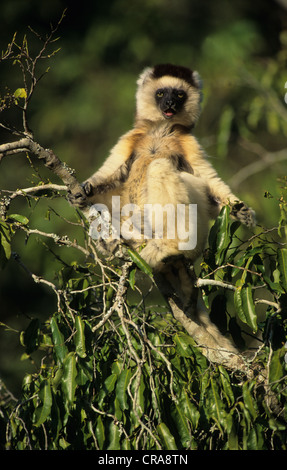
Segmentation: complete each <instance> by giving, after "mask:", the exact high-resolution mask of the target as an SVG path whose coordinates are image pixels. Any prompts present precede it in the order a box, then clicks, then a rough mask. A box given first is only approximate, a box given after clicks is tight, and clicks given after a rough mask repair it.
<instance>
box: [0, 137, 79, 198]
mask: <svg viewBox="0 0 287 470" xmlns="http://www.w3.org/2000/svg"><path fill="white" fill-rule="evenodd" d="M17 152H19V153H20V152H31V153H32V154H33V155H35V156H36V157H37V158H39V160H42V161H43V163H44V165H45V166H46V167H47V168H49V170H51V171H52V172H53V173H54V174H55V175H56V176H58V177H59V178H60V179H61V180H62V181H63V183H64V184H65V185H66V186H67V189H68V190H69V191H70V192H71V193H72V194H74V193H81V194H83V195H84V192H83V188H82V186H81V185H80V183H79V182H78V181H77V179H76V177H75V176H74V170H72V169H71V168H69V167H68V166H67V165H66V164H65V163H63V162H62V161H61V160H60V159H59V158H58V157H57V156H56V155H55V154H54V152H53V151H52V150H50V149H44V148H43V147H41V145H39V144H38V143H37V142H35V141H34V140H33V139H31V138H29V137H24V138H23V139H20V140H18V141H15V142H9V143H6V144H2V145H0V161H1V159H2V158H4V157H5V156H7V155H11V154H15V153H17Z"/></svg>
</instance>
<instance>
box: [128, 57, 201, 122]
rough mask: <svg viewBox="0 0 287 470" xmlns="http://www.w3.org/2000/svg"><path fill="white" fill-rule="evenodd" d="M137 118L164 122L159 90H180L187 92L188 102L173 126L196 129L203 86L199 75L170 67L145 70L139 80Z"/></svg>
mask: <svg viewBox="0 0 287 470" xmlns="http://www.w3.org/2000/svg"><path fill="white" fill-rule="evenodd" d="M137 86H138V88H137V93H136V105H137V109H136V119H137V120H148V121H164V120H165V117H164V116H163V113H162V111H161V110H160V109H159V107H158V105H157V101H156V92H157V90H160V89H166V88H171V89H177V90H183V91H184V92H185V93H186V100H185V102H184V105H183V106H182V109H181V110H180V112H178V113H176V114H175V115H174V116H172V118H171V120H170V123H171V124H172V125H173V124H181V125H183V126H186V127H188V128H192V127H194V125H195V124H196V122H197V119H198V117H199V114H200V110H201V109H200V103H201V99H202V92H201V89H202V83H201V79H200V76H199V74H198V73H197V72H196V71H192V70H190V69H188V68H186V67H181V66H175V65H170V64H163V65H156V66H154V67H148V68H146V69H145V70H144V71H143V72H142V73H141V74H140V76H139V78H138V80H137Z"/></svg>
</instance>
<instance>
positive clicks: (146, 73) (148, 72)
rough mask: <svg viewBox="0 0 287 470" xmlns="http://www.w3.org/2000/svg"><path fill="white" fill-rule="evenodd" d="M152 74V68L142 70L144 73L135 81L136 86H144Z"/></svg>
mask: <svg viewBox="0 0 287 470" xmlns="http://www.w3.org/2000/svg"><path fill="white" fill-rule="evenodd" d="M152 74H153V69H152V67H147V68H145V69H144V71H143V72H142V73H141V74H140V76H139V78H138V80H137V85H138V86H141V85H143V84H144V82H145V81H146V80H147V79H148V78H150V77H151V76H152Z"/></svg>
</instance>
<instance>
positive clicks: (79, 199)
mask: <svg viewBox="0 0 287 470" xmlns="http://www.w3.org/2000/svg"><path fill="white" fill-rule="evenodd" d="M81 186H82V188H83V191H82V192H77V193H72V192H71V191H70V190H68V192H67V199H68V201H69V203H70V204H71V205H72V206H75V207H78V208H79V209H85V208H87V207H88V206H89V205H90V202H89V199H88V197H89V196H91V195H92V194H93V186H92V185H91V183H89V182H88V181H85V182H84V183H82V184H81Z"/></svg>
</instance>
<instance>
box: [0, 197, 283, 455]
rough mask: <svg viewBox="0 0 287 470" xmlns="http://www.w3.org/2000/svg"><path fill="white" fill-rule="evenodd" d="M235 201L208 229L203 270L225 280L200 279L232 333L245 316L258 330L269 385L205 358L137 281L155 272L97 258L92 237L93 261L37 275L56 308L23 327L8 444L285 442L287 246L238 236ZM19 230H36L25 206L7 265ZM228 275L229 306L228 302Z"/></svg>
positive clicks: (6, 428) (220, 445)
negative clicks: (26, 368) (30, 369)
mask: <svg viewBox="0 0 287 470" xmlns="http://www.w3.org/2000/svg"><path fill="white" fill-rule="evenodd" d="M46 197H47V196H42V199H43V200H44V199H45V198H46ZM40 202H41V201H40ZM285 208H286V202H285ZM228 212H229V210H228V208H225V209H224V210H223V211H222V213H221V215H220V217H219V218H218V219H217V221H216V222H215V224H214V226H213V228H212V229H211V232H210V239H209V249H208V250H207V253H206V256H205V259H204V262H203V263H202V273H201V275H202V279H205V280H206V279H207V277H208V279H213V280H214V281H218V282H220V283H222V285H223V286H224V287H222V288H218V287H215V286H214V285H212V284H211V285H207V286H205V287H204V290H205V297H206V299H212V306H214V305H215V304H216V302H217V307H216V308H217V311H216V314H218V315H219V316H221V317H222V316H223V315H224V319H225V324H226V325H227V323H228V326H227V327H226V328H227V329H228V330H229V331H230V333H231V335H233V336H234V339H235V341H237V342H238V336H239V337H240V339H241V340H242V336H241V335H243V333H241V332H240V326H239V325H241V326H242V324H246V325H248V326H249V327H250V328H251V330H253V331H254V332H255V331H257V330H260V331H261V332H262V333H263V336H264V338H265V345H264V344H263V345H262V347H261V348H260V350H259V351H258V352H257V356H256V360H255V364H261V365H262V364H263V365H265V366H266V367H267V372H268V386H267V388H266V387H264V386H263V385H262V383H260V382H259V381H257V380H256V377H255V378H253V379H249V378H248V377H246V375H245V374H243V373H242V372H240V371H236V372H234V371H233V372H232V371H229V370H227V369H226V368H224V367H223V366H222V365H214V364H212V363H209V362H208V360H207V359H206V358H205V357H204V356H203V355H202V354H201V352H200V350H199V349H198V347H197V345H196V344H195V343H194V341H193V339H192V338H191V337H190V336H188V335H187V334H186V333H185V332H184V331H183V329H182V328H181V327H180V325H179V324H177V323H176V322H175V320H174V319H173V318H172V316H171V314H170V313H169V312H168V311H167V309H166V307H164V304H163V303H162V302H160V304H159V305H157V306H155V305H152V303H151V301H149V296H151V294H152V291H151V290H150V292H149V293H148V294H147V293H143V292H142V286H141V283H142V278H144V279H146V278H148V279H150V275H149V274H146V273H144V272H142V271H141V270H140V269H139V268H138V267H137V266H136V264H134V263H133V261H132V260H131V259H129V260H128V261H122V260H118V261H117V260H114V261H113V262H112V263H111V262H110V263H107V262H106V261H103V260H101V259H99V258H98V256H97V254H96V251H95V249H94V245H93V241H91V240H90V241H89V247H86V248H85V249H86V250H87V261H86V263H84V264H79V263H77V262H72V263H70V264H69V265H68V264H66V263H63V264H62V267H61V269H60V270H59V272H58V274H57V280H55V281H54V282H53V283H51V282H48V281H45V280H44V279H40V278H37V276H35V275H33V276H34V280H35V281H36V282H46V283H47V284H48V285H49V287H50V288H51V289H52V290H53V292H54V295H55V296H56V298H57V309H56V311H55V312H51V315H50V316H49V318H47V319H45V320H44V321H40V320H39V318H37V317H34V318H31V320H30V322H29V324H28V325H27V327H26V329H25V331H22V332H20V341H21V344H22V346H23V348H24V352H23V359H26V360H27V359H30V360H34V362H35V363H37V364H38V365H37V368H36V372H35V373H32V374H27V375H26V376H25V378H24V381H23V387H22V396H21V398H20V399H19V400H17V401H16V402H14V401H13V400H11V399H10V400H6V401H5V400H4V399H3V398H2V405H3V406H2V412H1V428H2V432H1V436H2V438H1V439H2V442H1V445H2V446H3V447H4V448H7V449H104V450H108V449H153V450H154V449H168V450H172V449H199V450H201V449H205V450H206V449H286V437H287V434H286V418H287V416H286V370H287V366H286V361H284V355H285V352H286V349H285V347H284V342H285V337H286V329H287V328H286V327H287V315H286V313H287V312H286V294H287V285H286V269H285V267H286V261H287V249H286V248H282V247H281V244H280V243H279V242H276V241H274V238H273V232H272V231H268V230H259V231H258V233H256V234H254V235H253V236H252V237H251V238H250V239H249V240H247V241H246V242H242V241H241V239H239V236H238V232H239V228H238V225H237V223H233V222H230V220H229V214H228ZM19 230H24V231H26V233H28V234H29V230H30V222H29V221H28V220H26V218H23V217H22V216H20V215H16V214H12V215H11V216H8V217H7V219H6V220H5V221H2V222H1V245H2V252H1V254H2V256H1V267H2V269H3V268H4V269H5V265H6V263H9V262H11V256H13V257H14V258H15V259H17V257H16V256H15V254H11V253H12V250H11V243H12V244H13V237H14V236H15V233H16V232H17V231H19ZM83 230H84V231H85V230H86V227H83ZM67 231H68V230H67ZM31 233H32V230H31ZM30 236H32V235H31V234H30ZM54 243H56V244H57V243H61V240H60V239H57V238H56V237H55V238H54ZM66 243H67V247H66V250H69V249H71V247H69V239H68V238H66ZM51 256H53V255H51ZM134 259H135V258H134ZM18 262H20V260H19V258H18ZM137 264H138V265H139V266H140V264H139V263H138V262H137ZM139 273H141V276H140V279H141V282H140V279H139V278H138V275H139ZM231 282H232V286H233V287H234V291H233V292H234V304H235V306H236V309H235V314H234V316H231V310H232V309H230V307H229V306H225V308H224V309H223V308H222V305H223V304H222V300H225V303H228V301H229V300H230V299H229V300H228V295H226V292H228V290H227V289H226V285H229V284H230V283H231ZM259 287H262V288H263V290H264V291H266V293H267V294H269V299H270V301H267V303H268V309H267V312H266V320H264V321H262V322H261V323H258V324H257V322H256V309H257V304H258V302H259V301H260V299H264V298H266V295H265V296H263V295H262V292H261V295H260V296H258V295H257V292H258V288H259ZM214 294H215V295H214ZM218 301H220V302H219V303H218ZM210 303H211V301H210ZM279 305H280V308H279ZM212 310H213V313H214V309H212ZM225 311H226V313H227V312H228V313H227V315H226V314H225ZM227 319H228V320H229V321H227ZM2 326H4V325H2ZM280 335H281V336H280ZM34 357H35V358H36V359H33V358H34ZM252 367H254V362H253V363H252V364H250V368H252ZM269 392H272V393H273V394H275V395H276V398H277V404H276V407H275V409H274V406H273V405H271V404H270V403H271V402H270V403H269V402H268V401H267V400H266V396H268V393H269Z"/></svg>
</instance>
